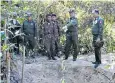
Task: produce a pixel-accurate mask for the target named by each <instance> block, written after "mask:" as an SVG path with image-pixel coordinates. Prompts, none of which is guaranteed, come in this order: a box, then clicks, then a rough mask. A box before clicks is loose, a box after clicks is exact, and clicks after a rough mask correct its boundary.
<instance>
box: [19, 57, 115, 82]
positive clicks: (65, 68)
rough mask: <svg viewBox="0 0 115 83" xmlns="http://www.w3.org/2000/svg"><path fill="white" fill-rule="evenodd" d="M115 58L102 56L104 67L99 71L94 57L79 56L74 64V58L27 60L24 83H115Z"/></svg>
mask: <svg viewBox="0 0 115 83" xmlns="http://www.w3.org/2000/svg"><path fill="white" fill-rule="evenodd" d="M112 59H114V56H106V55H103V56H102V62H103V63H102V65H100V66H99V67H98V68H97V69H95V68H94V65H93V64H92V63H91V61H94V56H79V58H78V60H77V61H75V62H73V61H72V57H70V58H69V59H68V60H67V61H64V60H63V59H62V58H61V59H59V58H58V60H56V61H53V60H51V61H48V60H47V58H46V57H36V58H35V59H28V60H26V64H25V70H24V71H25V73H24V77H25V78H24V83H94V82H95V83H115V79H114V72H115V71H114V70H115V65H114V64H113V62H112ZM21 63H22V61H21V60H18V61H17V64H18V71H19V75H20V76H21V65H22V64H21Z"/></svg>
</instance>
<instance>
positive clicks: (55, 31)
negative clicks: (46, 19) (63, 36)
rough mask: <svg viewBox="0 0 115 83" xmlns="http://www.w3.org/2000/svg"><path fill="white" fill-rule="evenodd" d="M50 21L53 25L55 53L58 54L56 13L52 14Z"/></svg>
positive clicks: (58, 31) (58, 27)
mask: <svg viewBox="0 0 115 83" xmlns="http://www.w3.org/2000/svg"><path fill="white" fill-rule="evenodd" d="M52 21H53V27H54V38H55V40H54V41H55V55H56V56H59V55H58V52H59V48H60V44H59V43H60V26H59V22H58V21H57V17H56V14H52Z"/></svg>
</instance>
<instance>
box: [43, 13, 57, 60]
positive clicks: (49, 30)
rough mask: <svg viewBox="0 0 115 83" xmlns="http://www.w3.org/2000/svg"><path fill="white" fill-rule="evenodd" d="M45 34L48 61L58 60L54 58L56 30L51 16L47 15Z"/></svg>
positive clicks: (44, 27) (44, 26) (44, 25)
mask: <svg viewBox="0 0 115 83" xmlns="http://www.w3.org/2000/svg"><path fill="white" fill-rule="evenodd" d="M43 33H44V39H43V40H44V46H45V48H46V51H47V54H48V59H49V60H50V59H53V60H56V59H55V57H54V53H55V41H54V28H53V23H52V19H51V14H47V15H46V22H45V23H44V24H43Z"/></svg>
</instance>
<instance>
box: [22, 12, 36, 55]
mask: <svg viewBox="0 0 115 83" xmlns="http://www.w3.org/2000/svg"><path fill="white" fill-rule="evenodd" d="M31 16H32V14H31V13H27V20H25V21H24V22H23V26H22V32H23V33H24V34H25V37H24V43H25V45H26V48H27V49H28V50H26V56H27V53H28V52H29V51H30V50H32V51H34V47H35V39H36V26H35V22H34V21H33V20H32V17H31ZM27 42H28V43H27ZM27 44H28V45H27ZM32 57H34V56H32Z"/></svg>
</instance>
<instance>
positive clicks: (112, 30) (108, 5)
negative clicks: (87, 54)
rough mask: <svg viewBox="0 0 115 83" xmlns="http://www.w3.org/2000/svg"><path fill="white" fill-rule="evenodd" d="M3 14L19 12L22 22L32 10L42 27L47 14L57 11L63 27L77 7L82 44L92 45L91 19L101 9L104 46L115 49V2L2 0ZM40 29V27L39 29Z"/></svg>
mask: <svg viewBox="0 0 115 83" xmlns="http://www.w3.org/2000/svg"><path fill="white" fill-rule="evenodd" d="M1 4H2V7H1V8H2V10H1V14H2V15H5V14H6V16H7V17H9V16H12V12H17V13H18V14H19V16H18V18H17V19H18V21H19V22H20V23H21V24H22V23H23V21H24V19H25V13H26V12H27V11H30V12H32V13H33V19H35V20H37V23H38V27H41V26H42V24H43V22H44V21H43V20H44V19H45V15H46V14H47V13H51V12H53V13H56V14H57V17H58V18H59V19H60V20H61V21H62V23H63V24H62V23H61V28H62V27H63V26H64V25H65V24H66V20H67V19H68V17H69V16H68V9H69V8H73V7H74V8H75V10H76V16H77V18H78V23H79V29H78V30H79V31H78V33H79V43H80V44H82V45H88V46H89V47H91V46H92V34H91V25H92V23H91V21H92V15H91V11H92V9H95V8H97V9H99V10H100V15H101V17H103V18H104V21H105V27H104V41H105V44H104V47H106V49H107V51H108V52H114V51H115V23H114V20H115V19H114V18H115V15H114V14H115V2H112V1H111V2H109V1H108V2H106V1H91V0H85V1H74V0H73V1H67V0H64V1H52V0H46V1H41V0H39V1H36V0H34V1H20V0H13V1H12V2H7V1H2V2H1ZM17 5H18V7H17ZM38 29H39V28H38ZM39 30H40V29H39ZM60 42H61V44H63V45H64V42H65V35H62V36H61V41H60Z"/></svg>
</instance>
